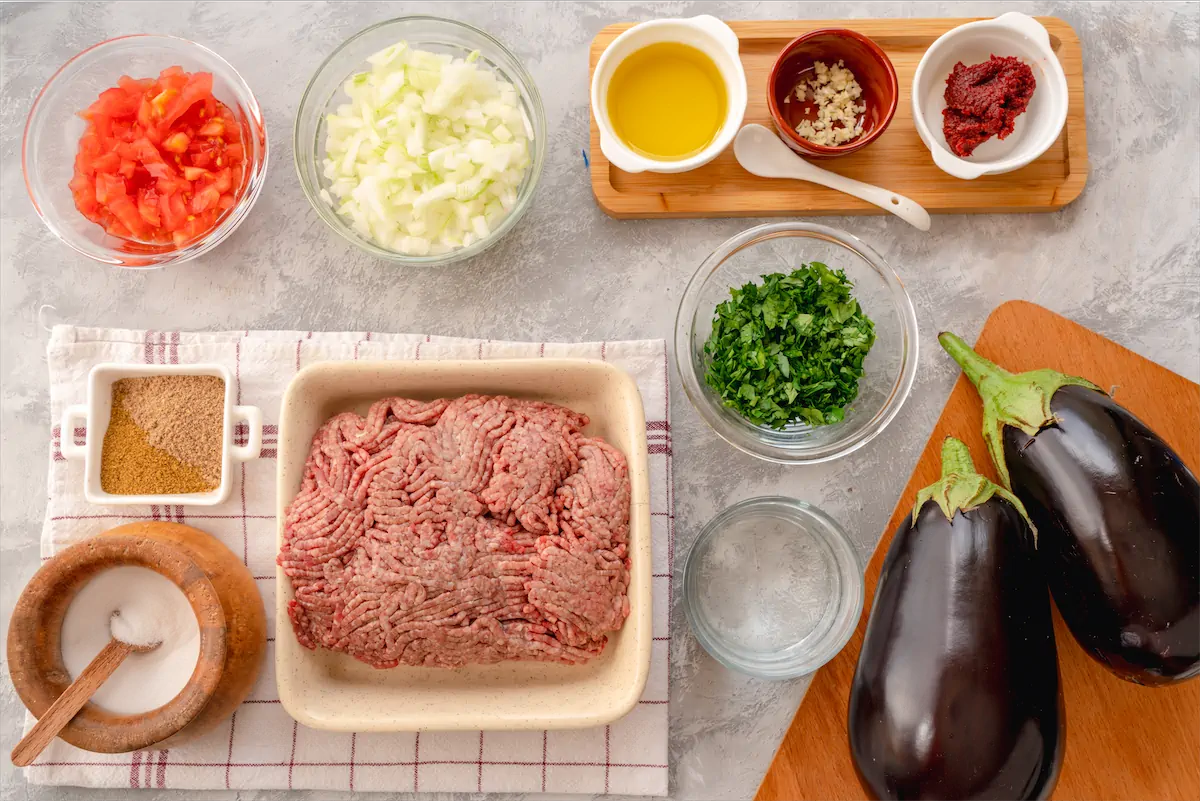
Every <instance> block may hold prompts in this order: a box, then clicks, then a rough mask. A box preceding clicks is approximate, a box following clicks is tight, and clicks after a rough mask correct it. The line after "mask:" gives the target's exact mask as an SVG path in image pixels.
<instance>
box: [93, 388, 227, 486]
mask: <svg viewBox="0 0 1200 801" xmlns="http://www.w3.org/2000/svg"><path fill="white" fill-rule="evenodd" d="M112 392H113V403H112V408H113V412H112V418H111V420H110V422H109V427H108V431H107V432H106V433H105V435H104V446H103V450H102V452H101V460H100V485H101V487H102V488H103V489H104V491H105V492H109V493H112V494H114V495H143V494H148V495H162V494H183V493H194V492H208V491H210V490H214V489H216V488H217V487H218V486H219V485H220V483H221V460H222V456H223V447H224V422H225V382H224V380H223V379H221V378H219V377H217V376H200V375H164V376H150V377H147V378H124V379H121V380H120V381H117V382H116V383H114V384H113V388H112Z"/></svg>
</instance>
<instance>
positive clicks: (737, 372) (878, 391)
mask: <svg viewBox="0 0 1200 801" xmlns="http://www.w3.org/2000/svg"><path fill="white" fill-rule="evenodd" d="M675 362H676V365H677V367H678V369H679V373H680V378H681V380H682V383H683V389H684V392H685V393H686V394H687V397H688V400H689V401H691V403H692V406H693V407H694V408H695V409H696V411H697V412H698V413H699V414H700V416H701V417H702V418H704V421H705V422H706V423H708V425H709V426H710V427H711V428H712V429H713V431H715V432H716V433H717V435H718V436H720V437H721V438H722V439H724V440H726V441H727V442H729V443H730V444H731V445H733V446H734V447H736V448H739V449H740V450H743V451H745V452H746V453H749V454H751V455H752V456H757V457H758V458H760V459H766V460H767V461H772V462H778V463H780V464H815V463H818V462H826V461H829V460H831V459H837V458H839V457H841V456H845V455H846V454H848V453H852V452H854V451H856V450H858V449H859V448H861V447H863V446H864V445H866V444H867V443H868V442H870V441H871V440H872V439H874V438H875V437H877V436H878V435H879V434H880V432H882V431H883V430H884V428H886V427H887V425H888V424H889V423H890V422H891V421H892V420H893V419H894V418H895V417H896V415H897V413H899V411H900V407H901V406H902V405H903V404H904V401H905V400H906V399H907V398H908V394H909V391H910V390H911V389H912V385H913V379H914V378H915V377H916V372H917V317H916V313H915V311H914V310H913V305H912V301H911V300H910V299H909V296H908V292H907V291H906V290H905V289H904V285H903V284H902V283H901V282H900V278H899V277H898V276H897V275H896V273H895V272H894V271H893V270H892V269H891V267H889V266H888V265H887V263H886V262H885V261H884V260H883V258H882V257H881V256H880V255H879V254H878V253H876V252H875V250H874V249H872V248H871V247H870V246H868V245H867V244H866V243H865V242H863V241H862V240H860V239H858V238H857V237H855V236H853V235H851V234H848V233H845V232H844V231H838V230H836V229H833V228H830V227H828V226H824V225H816V224H812V223H801V222H781V223H769V224H767V225H760V226H757V227H755V228H751V229H749V230H747V231H743V232H742V233H740V234H738V235H737V236H735V237H733V238H732V239H730V240H728V241H726V242H725V243H724V244H722V245H721V246H720V247H718V248H717V249H716V250H715V251H714V252H713V253H712V254H711V255H710V256H709V257H708V258H707V259H705V260H704V263H703V264H701V265H700V268H699V269H698V270H697V271H696V273H695V275H693V276H692V279H691V280H690V281H689V282H688V285H687V288H686V289H685V290H684V293H683V298H682V300H681V301H680V304H679V311H678V313H677V315H676V318H675Z"/></svg>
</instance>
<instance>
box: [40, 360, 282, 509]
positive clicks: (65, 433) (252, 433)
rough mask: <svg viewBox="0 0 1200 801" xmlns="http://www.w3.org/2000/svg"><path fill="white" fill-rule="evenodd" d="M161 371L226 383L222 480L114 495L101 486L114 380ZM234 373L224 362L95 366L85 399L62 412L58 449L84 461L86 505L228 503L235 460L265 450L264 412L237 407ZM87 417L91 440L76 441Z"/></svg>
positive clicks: (222, 440) (255, 456)
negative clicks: (180, 490)
mask: <svg viewBox="0 0 1200 801" xmlns="http://www.w3.org/2000/svg"><path fill="white" fill-rule="evenodd" d="M163 375H211V376H217V377H218V378H220V379H221V380H222V381H224V382H225V401H224V407H225V408H224V414H223V422H222V425H221V442H222V447H221V483H220V484H219V485H218V486H217V488H216V489H215V490H212V491H211V492H192V493H187V494H180V495H113V494H111V493H108V492H105V491H104V489H103V487H101V485H100V461H101V452H102V450H103V448H104V434H105V433H106V432H107V431H108V423H109V420H110V419H111V417H112V394H113V384H115V383H116V382H117V381H120V380H121V379H122V378H149V377H151V376H163ZM234 391H235V390H234V381H233V375H232V374H231V373H230V372H229V370H228V369H227V368H226V367H224V366H222V365H220V364H120V363H116V362H105V363H103V364H97V365H96V366H95V367H93V368H92V369H91V372H89V373H88V383H87V403H85V404H81V405H76V406H68V407H67V408H66V409H65V410H63V416H62V428H61V429H60V431H61V435H60V441H61V444H60V446H59V450H61V451H62V455H63V456H64V457H66V458H67V459H82V460H83V464H84V467H83V471H84V478H83V497H84V498H86V499H87V502H88V503H96V504H104V505H108V506H135V505H140V504H167V505H180V506H215V505H216V504H218V503H222V502H224V501H225V500H226V499H227V498H228V497H229V493H230V491H231V490H232V489H233V478H232V472H233V471H232V470H231V468H232V466H233V463H234V462H235V461H238V462H245V461H249V460H251V459H257V458H258V456H259V453H260V452H261V451H262V410H261V409H259V408H258V407H257V406H236V405H234V403H235V395H234ZM78 420H84V421H86V425H87V441H86V443H85V444H83V445H76V444H75V437H74V432H75V423H76V421H78ZM239 422H245V423H246V425H247V427H248V429H249V437H248V438H247V440H246V444H245V445H235V444H234V441H233V428H234V425H235V424H236V423H239Z"/></svg>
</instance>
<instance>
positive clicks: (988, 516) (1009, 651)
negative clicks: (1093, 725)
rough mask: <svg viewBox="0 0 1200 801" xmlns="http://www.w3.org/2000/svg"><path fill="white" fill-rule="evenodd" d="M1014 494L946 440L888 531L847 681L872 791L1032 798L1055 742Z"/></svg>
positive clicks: (1052, 669)
mask: <svg viewBox="0 0 1200 801" xmlns="http://www.w3.org/2000/svg"><path fill="white" fill-rule="evenodd" d="M1036 536H1037V535H1036V532H1035V530H1034V529H1033V528H1032V526H1031V525H1030V523H1029V520H1028V518H1027V517H1026V515H1025V510H1024V508H1023V507H1022V505H1021V502H1020V501H1019V500H1017V498H1015V497H1014V496H1013V495H1012V494H1010V493H1009V492H1008V491H1007V490H1005V489H1003V488H1001V487H998V486H997V485H996V484H993V483H992V482H991V481H989V480H988V479H987V478H985V477H984V476H981V475H979V474H978V473H976V472H975V468H974V465H973V464H972V462H971V454H970V452H969V451H968V450H967V447H966V445H964V444H963V443H962V442H960V441H958V440H956V439H954V438H947V439H946V441H945V443H944V444H943V445H942V477H941V480H940V481H938V482H937V483H935V484H933V485H931V486H929V487H926V488H925V489H923V490H921V492H919V493H918V494H917V499H916V504H915V505H914V506H913V514H912V517H911V519H910V518H905V520H904V521H903V522H902V523H901V524H900V527H899V528H898V529H897V530H896V534H895V536H894V538H893V539H892V544H891V547H890V548H888V553H887V559H886V560H885V561H884V564H883V572H882V573H881V574H880V577H879V585H878V588H877V589H876V592H875V603H874V605H873V606H872V608H871V617H870V620H869V621H868V623H867V632H866V635H865V637H864V639H863V647H862V651H861V652H860V653H859V657H858V666H857V667H856V668H855V671H854V682H853V684H852V685H851V688H850V717H849V731H850V753H851V756H852V757H853V760H854V766H855V769H856V770H857V772H858V777H859V780H860V781H861V782H862V785H863V787H864V789H866V790H867V792H869V793H870V794H871V795H873V796H874V797H875V798H881V799H933V798H938V799H947V798H954V799H1032V798H1046V797H1047V796H1049V795H1050V792H1051V791H1052V790H1053V789H1054V784H1055V782H1056V781H1057V779H1058V773H1059V769H1060V768H1061V766H1062V759H1063V748H1064V743H1065V735H1064V723H1063V708H1062V694H1061V692H1060V689H1059V675H1058V654H1057V651H1056V650H1055V645H1054V625H1053V622H1052V620H1051V617H1050V598H1049V595H1048V594H1047V592H1046V584H1045V582H1044V580H1043V579H1042V576H1041V572H1040V570H1039V567H1038V562H1037V553H1036V549H1035V538H1036Z"/></svg>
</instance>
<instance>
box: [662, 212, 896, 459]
mask: <svg viewBox="0 0 1200 801" xmlns="http://www.w3.org/2000/svg"><path fill="white" fill-rule="evenodd" d="M793 237H797V238H807V239H814V238H815V239H820V240H824V241H825V242H828V243H830V244H833V245H837V246H839V247H841V248H843V249H845V250H849V251H850V252H851V253H853V254H854V255H855V256H857V257H858V258H860V259H862V260H863V261H864V262H866V263H867V264H868V265H869V266H870V267H871V268H872V269H873V270H874V271H875V272H876V273H877V274H878V275H879V277H880V278H881V279H882V280H883V282H884V284H886V286H887V288H888V290H889V297H890V299H891V300H892V308H894V309H895V311H896V312H897V313H898V314H899V317H900V320H901V329H902V331H901V334H902V337H903V345H905V346H906V347H905V348H904V354H905V355H904V357H903V358H902V361H901V365H900V371H899V374H898V375H897V377H896V378H895V380H894V381H893V382H892V386H891V389H890V391H889V393H888V396H887V399H886V400H885V401H884V403H883V405H882V406H881V407H880V409H879V411H877V412H876V413H875V414H874V416H872V418H871V419H870V420H869V421H867V422H866V423H865V424H864V425H863V426H862V427H861V428H860V429H859V430H858V432H857V433H856V434H854V435H853V436H850V437H843V438H840V439H837V440H834V441H833V442H831V443H828V444H826V445H823V446H820V447H818V448H815V449H812V450H806V449H803V448H795V447H791V446H786V445H776V444H772V443H769V442H765V441H763V439H761V438H760V437H758V436H756V435H755V434H754V433H752V430H751V429H747V430H744V431H743V430H740V429H735V428H733V427H732V426H731V425H730V424H729V423H728V422H727V421H725V420H724V419H723V418H722V417H721V415H720V413H719V410H718V409H717V406H718V405H719V402H718V401H716V400H715V399H713V398H712V397H711V394H710V393H709V392H708V390H707V389H706V386H704V384H703V378H702V377H701V376H700V375H698V373H697V372H696V369H695V365H694V364H693V362H692V357H691V330H692V324H693V321H694V320H695V317H696V314H697V313H698V312H699V298H700V294H701V293H702V292H703V290H704V288H705V286H706V285H707V283H708V281H709V279H711V278H712V277H713V276H714V275H715V274H716V273H717V271H718V270H719V269H720V268H721V267H722V266H723V265H724V264H725V262H726V261H728V260H729V258H731V257H732V256H734V255H736V254H737V253H739V252H741V251H742V250H746V249H748V248H751V247H753V246H755V245H757V244H760V243H762V242H766V241H769V240H771V239H776V238H793ZM674 344H675V369H676V371H677V372H678V373H679V377H680V384H681V385H682V386H683V391H684V395H686V396H687V399H688V402H689V403H691V405H692V408H693V409H695V410H696V412H697V413H698V414H699V415H700V417H701V418H702V419H703V420H704V422H705V423H706V424H707V425H708V427H709V428H710V429H712V431H713V432H714V433H715V434H716V435H717V436H718V437H720V438H721V439H723V440H725V441H726V442H728V443H729V444H730V445H732V446H733V447H735V448H737V449H738V450H740V451H742V452H743V453H747V454H749V455H751V456H754V457H755V458H758V459H763V460H765V461H768V462H775V463H776V464H785V465H806V464H820V463H822V462H828V461H832V460H834V459H839V458H841V457H843V456H846V455H848V454H851V453H853V452H854V451H856V450H858V449H859V448H862V447H863V446H865V445H867V444H868V443H869V442H871V441H872V440H873V439H875V437H877V436H879V434H881V433H882V432H883V431H884V429H886V428H887V426H888V424H890V423H891V422H892V420H893V419H895V417H896V415H897V414H899V413H900V409H901V408H902V407H903V406H904V402H905V401H906V400H907V399H908V396H909V393H910V392H911V391H912V386H913V382H914V381H915V380H916V375H917V363H918V361H919V351H920V343H919V341H918V327H917V315H916V310H915V309H914V307H913V304H912V298H910V297H909V295H908V290H906V289H905V288H904V282H903V281H901V280H900V276H899V275H897V274H896V271H895V270H893V269H892V268H891V267H890V266H889V265H888V263H887V262H886V261H884V259H883V257H882V256H880V255H879V253H878V252H876V251H875V249H874V248H872V247H870V246H869V245H867V244H866V243H865V242H863V241H862V240H861V239H859V238H858V237H856V236H854V235H853V234H851V233H849V232H847V231H840V230H838V229H836V228H831V227H829V226H827V225H820V224H818V223H807V222H798V221H787V222H775V223H764V224H762V225H756V226H754V227H752V228H747V229H746V230H744V231H742V232H740V233H738V234H735V235H734V236H732V237H730V238H729V239H727V240H725V241H724V242H722V243H721V244H720V245H719V246H718V247H717V248H716V249H715V250H714V251H713V252H712V253H710V254H709V255H708V256H707V257H706V258H705V259H704V261H703V262H702V263H701V264H700V267H699V268H698V269H697V270H696V272H695V273H693V274H692V277H691V278H690V279H688V283H687V286H686V287H685V288H684V291H683V295H682V297H681V298H680V300H679V307H678V309H677V311H676V314H675V343H674ZM756 428H761V427H756Z"/></svg>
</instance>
